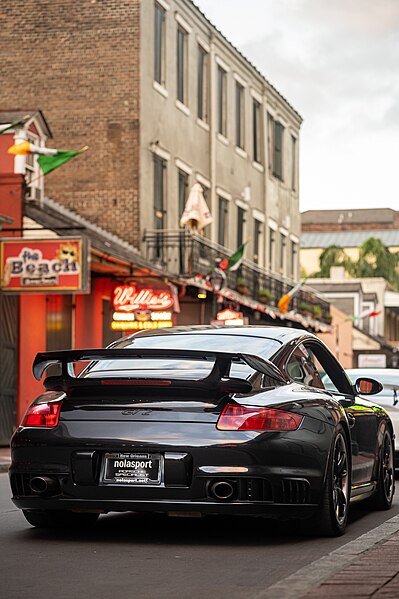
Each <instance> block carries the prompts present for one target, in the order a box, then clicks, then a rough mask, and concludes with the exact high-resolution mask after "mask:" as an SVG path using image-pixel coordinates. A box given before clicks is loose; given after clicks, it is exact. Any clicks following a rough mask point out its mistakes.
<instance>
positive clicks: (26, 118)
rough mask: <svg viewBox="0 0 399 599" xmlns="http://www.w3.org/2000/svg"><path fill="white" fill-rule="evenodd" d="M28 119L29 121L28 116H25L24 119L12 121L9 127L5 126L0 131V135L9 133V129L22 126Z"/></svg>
mask: <svg viewBox="0 0 399 599" xmlns="http://www.w3.org/2000/svg"><path fill="white" fill-rule="evenodd" d="M28 119H30V114H26V115H25V116H24V117H22V119H19V120H18V121H14V122H13V123H11V125H7V127H4V129H0V135H1V134H2V133H5V132H6V131H9V130H10V129H14V127H17V126H18V125H22V123H24V122H25V121H27V120H28Z"/></svg>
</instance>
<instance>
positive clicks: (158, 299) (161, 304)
mask: <svg viewBox="0 0 399 599" xmlns="http://www.w3.org/2000/svg"><path fill="white" fill-rule="evenodd" d="M113 305H114V308H115V310H117V311H118V312H134V311H135V310H167V309H168V308H171V307H172V306H173V297H172V295H171V293H169V291H166V290H164V289H150V288H147V287H145V288H142V289H137V288H136V286H135V285H119V287H116V288H115V290H114V298H113Z"/></svg>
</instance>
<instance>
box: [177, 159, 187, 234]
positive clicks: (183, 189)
mask: <svg viewBox="0 0 399 599" xmlns="http://www.w3.org/2000/svg"><path fill="white" fill-rule="evenodd" d="M178 179H179V181H178V183H179V222H180V219H181V217H182V214H183V212H184V208H185V206H186V202H187V193H188V174H187V173H185V172H184V171H181V170H180V169H179V170H178Z"/></svg>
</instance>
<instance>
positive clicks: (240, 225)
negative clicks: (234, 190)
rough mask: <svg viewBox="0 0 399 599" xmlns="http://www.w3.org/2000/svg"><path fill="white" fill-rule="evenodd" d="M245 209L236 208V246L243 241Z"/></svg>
mask: <svg viewBox="0 0 399 599" xmlns="http://www.w3.org/2000/svg"><path fill="white" fill-rule="evenodd" d="M244 226H245V210H244V209H243V208H240V207H239V206H238V208H237V247H238V248H239V247H240V245H242V244H243V243H244Z"/></svg>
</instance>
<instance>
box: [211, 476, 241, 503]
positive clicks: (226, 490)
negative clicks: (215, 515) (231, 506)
mask: <svg viewBox="0 0 399 599" xmlns="http://www.w3.org/2000/svg"><path fill="white" fill-rule="evenodd" d="M208 494H209V496H210V497H212V499H217V500H218V501H229V500H230V499H233V497H234V495H235V485H234V483H231V482H230V481H228V480H218V481H214V482H212V483H210V485H209V488H208Z"/></svg>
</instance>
